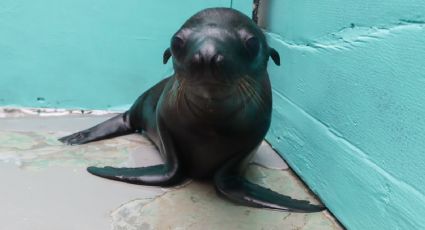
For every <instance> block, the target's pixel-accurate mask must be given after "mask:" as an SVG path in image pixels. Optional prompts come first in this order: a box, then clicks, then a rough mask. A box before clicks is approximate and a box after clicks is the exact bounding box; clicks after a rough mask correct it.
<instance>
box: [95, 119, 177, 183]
mask: <svg viewBox="0 0 425 230" xmlns="http://www.w3.org/2000/svg"><path fill="white" fill-rule="evenodd" d="M157 127H158V134H159V140H160V141H159V143H160V145H159V146H157V147H158V149H159V152H160V155H161V157H162V158H163V160H164V162H165V164H162V165H154V166H148V167H139V168H114V167H89V168H87V171H89V172H90V173H91V174H93V175H96V176H100V177H104V178H108V179H112V180H118V181H123V182H127V183H131V184H142V185H155V186H172V185H175V184H177V183H179V182H181V181H182V180H183V179H184V177H183V174H182V173H181V165H180V162H179V160H178V159H177V154H176V150H175V146H174V143H173V140H172V139H171V137H170V135H169V133H168V130H167V129H166V128H165V127H164V125H163V123H162V121H161V119H160V118H158V126H157Z"/></svg>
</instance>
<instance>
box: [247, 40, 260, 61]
mask: <svg viewBox="0 0 425 230" xmlns="http://www.w3.org/2000/svg"><path fill="white" fill-rule="evenodd" d="M245 47H246V49H247V50H248V52H249V54H250V55H251V56H253V57H254V56H256V55H257V53H258V51H259V50H260V42H259V41H258V38H256V37H250V38H248V39H246V41H245Z"/></svg>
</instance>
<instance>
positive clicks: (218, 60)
mask: <svg viewBox="0 0 425 230" xmlns="http://www.w3.org/2000/svg"><path fill="white" fill-rule="evenodd" d="M223 61H224V56H223V55H221V54H216V55H214V56H213V58H212V59H211V65H214V66H219V65H221V64H222V63H223Z"/></svg>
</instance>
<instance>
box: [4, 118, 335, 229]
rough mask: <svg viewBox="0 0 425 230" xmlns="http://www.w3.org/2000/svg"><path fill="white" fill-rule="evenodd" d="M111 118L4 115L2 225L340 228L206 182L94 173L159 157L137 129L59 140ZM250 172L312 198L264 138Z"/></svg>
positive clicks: (324, 218)
mask: <svg viewBox="0 0 425 230" xmlns="http://www.w3.org/2000/svg"><path fill="white" fill-rule="evenodd" d="M111 116H112V115H110V114H109V115H101V116H93V115H76V114H70V115H63V114H61V116H40V115H25V114H24V115H23V114H22V113H19V112H16V111H15V112H10V111H9V112H7V113H4V112H3V113H2V117H3V118H0V170H1V171H0V180H1V181H2V185H1V186H0V187H1V191H2V196H1V197H0V203H1V204H2V208H1V209H0V219H1V222H0V229H8V230H25V229H31V230H37V229H40V230H41V229H43V230H46V229H47V230H48V229H78V230H84V229H87V230H95V229H120V230H121V229H341V227H340V226H338V224H336V222H335V221H333V219H332V217H331V216H330V215H329V214H328V213H327V212H322V213H313V214H302V213H285V212H277V211H271V210H261V209H254V208H248V207H243V206H238V205H235V204H233V203H230V202H228V201H227V200H224V199H222V198H220V197H218V196H217V195H216V193H215V191H214V189H213V186H212V184H211V183H209V182H195V181H189V182H187V183H186V184H184V185H182V186H178V187H176V188H171V189H163V188H159V187H148V186H137V185H131V184H125V183H120V182H115V181H110V180H105V179H101V178H98V177H94V176H92V175H90V174H88V173H87V172H86V170H85V167H87V166H89V165H113V166H136V165H138V166H140V165H152V164H156V163H159V162H161V159H159V157H158V155H157V154H156V149H155V147H154V146H153V145H152V144H151V143H150V142H149V140H147V139H146V138H144V137H143V136H141V135H128V136H123V137H118V138H114V139H109V140H105V141H99V142H95V143H90V144H86V145H81V146H65V145H63V144H62V143H60V142H58V141H57V140H56V139H57V138H58V137H61V136H63V135H66V134H70V133H71V132H74V131H78V130H81V129H84V128H88V127H90V126H91V125H94V124H97V123H99V122H101V121H103V120H105V119H107V118H109V117H111ZM264 166H266V167H267V168H265V167H264ZM247 176H248V177H249V178H250V179H251V180H252V181H255V182H256V183H259V184H263V185H265V186H267V187H270V188H272V189H274V190H276V191H279V192H282V193H284V194H287V195H291V196H293V197H295V198H302V199H308V200H311V201H313V202H317V201H315V199H314V197H313V196H312V195H310V194H309V192H308V191H307V189H306V188H305V187H304V186H303V185H302V183H301V182H300V181H298V179H297V177H295V176H294V175H293V174H292V172H291V171H290V169H288V167H287V166H286V164H285V163H284V162H283V161H282V160H280V159H279V157H278V155H276V154H275V152H274V151H273V150H272V149H271V148H270V146H268V144H266V143H263V145H262V146H261V148H260V150H259V154H258V156H256V157H255V159H254V162H253V164H251V166H250V169H249V170H248V173H247Z"/></svg>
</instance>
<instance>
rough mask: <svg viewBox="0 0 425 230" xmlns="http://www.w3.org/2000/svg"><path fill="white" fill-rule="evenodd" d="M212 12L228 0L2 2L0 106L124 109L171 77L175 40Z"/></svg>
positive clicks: (51, 0)
mask: <svg viewBox="0 0 425 230" xmlns="http://www.w3.org/2000/svg"><path fill="white" fill-rule="evenodd" d="M246 3H247V4H250V2H248V1H247V2H246ZM214 6H225V7H230V6H231V0H202V1H201V0H180V1H165V0H163V1H137V0H129V1H98V0H63V1H54V0H43V1H40V0H33V1H30V0H2V1H0V69H1V71H0V106H27V107H28V106H29V107H59V108H87V109H124V108H126V107H128V105H129V104H131V103H132V102H133V101H134V99H135V98H136V97H137V96H138V95H140V93H141V92H143V91H144V90H146V89H147V88H148V87H149V86H151V85H153V84H154V83H155V82H157V81H158V80H159V79H161V78H164V77H166V76H167V75H169V74H170V73H171V71H172V69H171V66H170V65H168V66H164V65H163V64H162V53H163V51H164V49H165V48H167V46H168V44H169V39H170V37H171V35H172V34H173V33H174V32H175V31H176V30H177V29H178V28H179V27H180V26H181V24H182V23H183V22H184V21H185V20H186V19H187V18H188V17H190V16H191V15H192V14H194V13H195V12H197V11H199V10H201V9H203V8H206V7H214ZM235 7H237V8H239V9H241V10H243V11H244V12H245V11H246V10H247V7H244V5H243V4H237V5H236V6H235Z"/></svg>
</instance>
